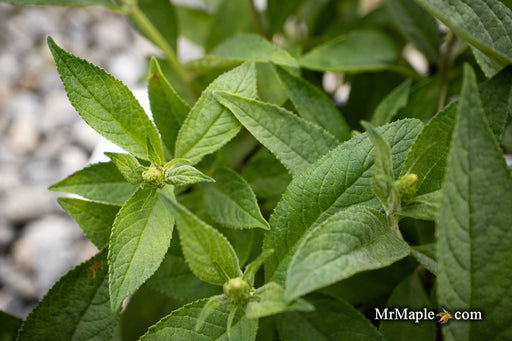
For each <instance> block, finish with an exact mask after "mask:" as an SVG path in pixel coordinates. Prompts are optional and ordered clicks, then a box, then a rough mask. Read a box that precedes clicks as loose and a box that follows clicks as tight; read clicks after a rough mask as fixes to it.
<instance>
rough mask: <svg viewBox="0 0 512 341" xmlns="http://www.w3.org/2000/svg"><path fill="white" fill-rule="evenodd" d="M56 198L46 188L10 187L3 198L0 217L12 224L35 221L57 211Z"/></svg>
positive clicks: (54, 194) (55, 195)
mask: <svg viewBox="0 0 512 341" xmlns="http://www.w3.org/2000/svg"><path fill="white" fill-rule="evenodd" d="M56 197H57V194H56V193H54V192H50V191H48V189H47V188H46V186H29V185H23V186H17V187H12V188H10V189H9V191H7V192H6V193H5V194H4V196H3V203H2V206H1V207H0V216H2V217H3V218H4V219H6V220H7V221H10V222H14V223H23V222H27V221H31V220H34V219H37V218H39V217H41V216H44V215H46V214H48V213H51V212H55V211H56V210H57V208H58V204H57V202H56V200H55V199H56Z"/></svg>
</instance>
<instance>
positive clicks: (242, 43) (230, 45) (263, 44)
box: [208, 34, 299, 68]
mask: <svg viewBox="0 0 512 341" xmlns="http://www.w3.org/2000/svg"><path fill="white" fill-rule="evenodd" d="M208 54H209V55H212V56H218V57H224V58H229V59H235V60H240V61H246V60H251V61H255V62H273V63H275V64H279V65H283V66H289V67H294V68H298V67H299V64H298V63H297V61H296V60H295V58H293V57H292V56H291V55H290V54H289V53H288V52H286V51H285V50H282V49H280V48H279V47H277V46H275V45H272V44H271V43H270V42H269V41H268V40H266V39H264V38H263V37H261V36H259V35H257V34H239V35H236V36H234V37H232V38H230V39H227V40H226V41H224V42H222V43H221V44H219V45H218V46H217V47H216V48H215V49H213V50H212V51H210V52H209V53H208Z"/></svg>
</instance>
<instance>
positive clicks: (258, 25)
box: [248, 0, 270, 40]
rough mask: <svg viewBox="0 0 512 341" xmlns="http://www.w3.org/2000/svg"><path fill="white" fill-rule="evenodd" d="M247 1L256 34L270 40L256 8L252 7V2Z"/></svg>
mask: <svg viewBox="0 0 512 341" xmlns="http://www.w3.org/2000/svg"><path fill="white" fill-rule="evenodd" d="M248 1H249V7H250V8H251V14H252V19H253V21H254V24H255V25H256V28H257V29H258V32H259V33H260V34H261V35H262V36H263V37H265V39H267V40H270V37H269V36H268V32H267V30H266V29H265V26H264V25H263V22H262V20H261V16H260V13H259V12H258V10H257V9H256V6H255V5H254V0H248Z"/></svg>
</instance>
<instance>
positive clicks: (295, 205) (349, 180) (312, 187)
mask: <svg viewBox="0 0 512 341" xmlns="http://www.w3.org/2000/svg"><path fill="white" fill-rule="evenodd" d="M421 127H422V124H421V122H420V121H418V120H402V121H396V122H393V123H391V124H388V125H385V126H383V127H379V128H377V131H379V132H380V133H381V134H382V136H384V138H385V139H386V140H387V141H388V143H389V145H390V147H391V154H392V159H393V174H394V175H395V177H396V176H397V174H398V173H399V172H400V168H401V165H402V163H403V160H404V158H405V156H406V155H407V152H408V150H409V148H410V147H411V145H412V143H413V142H414V139H415V138H416V135H417V134H418V132H419V131H420V130H421ZM372 150H373V145H372V143H371V142H370V139H369V138H368V135H367V133H364V134H359V135H357V136H356V137H354V138H352V139H350V140H349V141H347V142H345V143H343V144H342V145H341V146H339V147H338V148H336V149H334V150H332V151H331V152H330V153H329V154H327V155H326V156H325V157H323V158H322V159H320V160H319V161H317V162H316V163H315V164H314V165H312V166H311V167H310V168H309V169H308V171H307V172H304V173H302V174H300V175H299V176H297V177H296V178H295V179H294V180H293V181H292V182H291V183H290V185H289V186H288V188H287V190H286V192H285V193H284V194H283V197H282V199H281V201H280V203H279V204H278V206H277V208H276V209H275V212H274V214H273V215H272V217H271V218H270V231H269V232H268V233H267V234H266V235H265V240H264V249H274V250H275V253H274V254H273V255H271V256H270V257H269V259H268V260H267V262H266V263H265V273H266V278H268V279H271V278H273V279H274V280H275V281H276V282H277V283H278V284H281V285H283V284H284V280H285V278H284V276H285V273H286V269H287V266H288V263H289V261H290V258H291V257H289V253H290V251H291V250H292V249H293V248H294V247H295V245H296V244H297V241H298V240H299V239H300V238H301V236H302V235H303V234H304V233H305V232H306V231H307V230H308V229H309V228H311V227H312V226H315V225H318V224H320V223H321V222H322V221H324V220H325V219H327V218H328V217H329V216H331V215H333V214H335V213H336V212H338V211H340V210H343V209H344V208H346V207H349V206H351V205H356V204H365V205H368V206H371V207H374V208H379V207H380V204H379V202H378V200H377V198H376V197H375V195H374V194H373V192H372V189H371V174H372V172H371V168H372V165H373V152H372ZM278 269H279V270H278ZM276 271H277V272H278V273H276ZM278 277H279V279H278Z"/></svg>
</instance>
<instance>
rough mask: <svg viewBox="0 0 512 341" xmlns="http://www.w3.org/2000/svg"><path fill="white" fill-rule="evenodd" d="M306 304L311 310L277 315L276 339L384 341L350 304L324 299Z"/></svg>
mask: <svg viewBox="0 0 512 341" xmlns="http://www.w3.org/2000/svg"><path fill="white" fill-rule="evenodd" d="M309 301H310V302H311V303H312V304H313V305H314V306H315V311H313V312H310V313H306V312H288V313H285V314H282V315H279V316H278V318H277V329H278V331H279V337H280V340H282V341H311V340H315V341H339V340H379V341H383V340H384V337H383V336H382V335H381V334H380V333H379V332H378V330H377V329H376V328H375V327H374V326H373V325H372V324H371V323H370V321H368V320H367V319H366V318H365V317H364V316H363V314H361V313H360V312H359V311H357V310H356V309H355V308H354V307H352V306H351V305H350V304H348V303H345V302H343V301H336V300H333V299H327V298H324V297H318V298H315V299H309Z"/></svg>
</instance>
